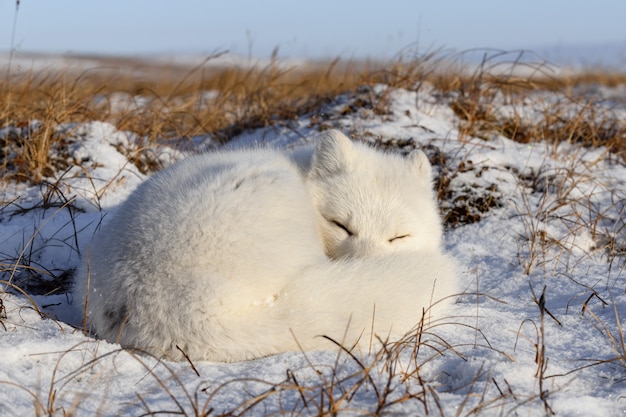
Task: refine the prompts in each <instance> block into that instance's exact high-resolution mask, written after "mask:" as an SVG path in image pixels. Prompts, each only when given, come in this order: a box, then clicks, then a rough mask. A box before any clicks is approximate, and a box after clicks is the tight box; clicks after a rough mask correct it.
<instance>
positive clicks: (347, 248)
mask: <svg viewBox="0 0 626 417" xmlns="http://www.w3.org/2000/svg"><path fill="white" fill-rule="evenodd" d="M383 252H386V250H385V248H383V247H382V246H381V245H377V244H376V243H375V242H374V241H373V240H371V239H366V238H353V239H348V240H345V241H344V242H342V243H341V245H339V247H338V248H337V257H339V258H365V257H369V256H373V255H380V254H381V253H383Z"/></svg>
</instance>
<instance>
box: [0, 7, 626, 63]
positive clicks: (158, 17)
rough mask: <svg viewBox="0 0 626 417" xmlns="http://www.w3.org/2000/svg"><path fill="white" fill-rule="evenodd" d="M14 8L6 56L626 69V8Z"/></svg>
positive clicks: (8, 11) (0, 10) (4, 19)
mask: <svg viewBox="0 0 626 417" xmlns="http://www.w3.org/2000/svg"><path fill="white" fill-rule="evenodd" d="M15 10H16V1H15V0H0V51H9V50H10V49H11V46H12V45H13V48H14V49H15V50H16V51H17V52H48V53H75V54H80V53H97V54H124V55H129V54H133V55H134V54H208V53H212V52H217V51H230V52H233V53H236V54H240V55H252V56H256V57H269V56H270V55H271V53H272V51H273V50H274V48H276V47H278V51H279V56H281V57H305V58H321V57H330V58H334V57H337V56H340V57H351V58H352V57H354V58H383V59H389V58H392V57H393V56H394V55H396V54H397V53H398V52H399V51H401V50H402V49H403V48H406V47H415V46H417V47H418V49H419V50H422V51H432V50H435V49H437V50H438V49H453V50H456V51H463V50H467V49H471V48H498V49H505V50H512V49H533V50H536V49H540V48H544V49H545V48H552V50H554V48H557V49H558V48H561V49H567V47H569V46H571V45H574V46H582V47H586V50H587V53H597V52H598V46H602V47H604V46H606V45H609V46H611V45H612V46H613V47H615V46H617V47H618V49H619V50H620V51H619V52H618V54H622V56H621V57H619V58H620V59H622V60H623V61H626V26H625V24H624V16H626V1H624V0H612V1H609V0H595V1H588V0H585V1H579V0H574V1H563V0H549V1H546V0H526V1H517V0H515V1H513V0H510V1H502V0H483V1H479V0H475V1H452V0H430V1H416V0H414V1H409V0H385V1H370V0H361V1H353V0H345V1H342V0H334V1H331V0H316V1H314V2H313V1H296V0H263V1H258V0H257V1H252V0H229V1H207V0H178V1H173V0H169V1H166V0H108V1H106V2H105V1H96V0H21V1H20V2H19V11H18V13H17V19H15V18H16V16H15ZM15 20H16V25H15V37H13V36H12V35H13V27H14V25H13V22H14V21H15ZM12 39H14V40H13V44H12ZM613 54H615V53H614V52H613ZM614 58H615V57H614Z"/></svg>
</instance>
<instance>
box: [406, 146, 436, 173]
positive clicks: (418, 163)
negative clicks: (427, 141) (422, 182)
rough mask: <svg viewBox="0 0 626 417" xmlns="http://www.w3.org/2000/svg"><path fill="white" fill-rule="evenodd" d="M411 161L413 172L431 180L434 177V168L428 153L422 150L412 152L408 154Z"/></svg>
mask: <svg viewBox="0 0 626 417" xmlns="http://www.w3.org/2000/svg"><path fill="white" fill-rule="evenodd" d="M408 159H409V162H410V163H411V166H412V168H413V172H414V173H415V174H417V176H419V177H422V178H426V179H428V180H429V181H430V180H431V178H432V175H433V170H432V167H431V165H430V161H429V160H428V157H427V156H426V154H425V153H424V152H422V151H420V150H415V151H413V152H411V153H410V154H409V156H408Z"/></svg>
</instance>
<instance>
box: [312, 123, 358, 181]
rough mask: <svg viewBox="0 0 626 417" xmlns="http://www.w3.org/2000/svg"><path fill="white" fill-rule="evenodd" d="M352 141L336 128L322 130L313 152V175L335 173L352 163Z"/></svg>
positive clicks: (344, 169)
mask: <svg viewBox="0 0 626 417" xmlns="http://www.w3.org/2000/svg"><path fill="white" fill-rule="evenodd" d="M352 146H353V145H352V142H351V141H350V139H348V137H347V136H346V135H344V134H343V133H341V132H340V131H338V130H329V131H327V132H324V134H323V135H322V137H321V139H320V143H319V144H318V145H317V148H316V149H315V153H314V154H313V161H312V162H311V172H312V173H313V174H315V175H328V174H337V173H340V172H345V171H347V170H349V168H350V166H351V165H352V158H353V152H352Z"/></svg>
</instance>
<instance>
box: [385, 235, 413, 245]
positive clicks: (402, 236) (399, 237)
mask: <svg viewBox="0 0 626 417" xmlns="http://www.w3.org/2000/svg"><path fill="white" fill-rule="evenodd" d="M410 236H411V235H399V236H396V237H392V238H391V239H389V243H392V242H393V241H394V240H398V239H404V238H405V237H410Z"/></svg>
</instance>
